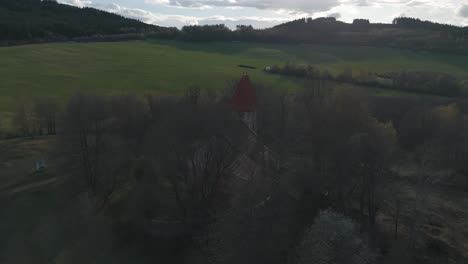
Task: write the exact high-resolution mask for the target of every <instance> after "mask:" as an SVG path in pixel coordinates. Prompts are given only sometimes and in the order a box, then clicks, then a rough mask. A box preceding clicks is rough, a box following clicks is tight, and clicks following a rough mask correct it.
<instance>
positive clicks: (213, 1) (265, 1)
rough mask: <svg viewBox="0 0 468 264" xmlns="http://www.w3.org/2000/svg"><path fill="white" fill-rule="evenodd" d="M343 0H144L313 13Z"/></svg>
mask: <svg viewBox="0 0 468 264" xmlns="http://www.w3.org/2000/svg"><path fill="white" fill-rule="evenodd" d="M341 1H343V0H288V1H285V0H145V2H146V3H149V4H159V5H161V4H162V5H168V6H178V7H189V8H200V7H206V6H215V7H250V8H256V9H271V10H279V9H289V10H294V11H300V12H306V13H314V12H320V11H327V10H330V9H331V8H332V7H335V6H338V5H340V4H341Z"/></svg>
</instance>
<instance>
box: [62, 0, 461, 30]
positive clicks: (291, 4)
mask: <svg viewBox="0 0 468 264" xmlns="http://www.w3.org/2000/svg"><path fill="white" fill-rule="evenodd" d="M59 2H61V3H64V4H69V5H74V6H79V7H85V6H90V7H94V8H98V9H102V10H106V11H109V12H113V13H117V14H120V15H123V16H126V17H131V18H136V19H138V20H141V21H143V22H145V23H149V24H155V25H160V26H169V27H178V28H180V27H182V26H184V25H205V24H225V25H226V26H228V27H231V28H235V26H236V25H252V26H253V27H255V28H267V27H272V26H274V25H277V24H281V23H283V22H286V21H290V20H293V19H298V18H303V17H312V18H316V17H323V16H333V17H336V18H337V19H339V20H341V21H345V22H352V21H353V19H355V18H365V19H369V20H370V21H371V22H372V23H377V22H381V23H391V22H392V20H393V18H395V17H398V16H407V17H416V18H420V19H422V20H431V21H435V22H439V23H446V24H454V25H459V26H468V0H59Z"/></svg>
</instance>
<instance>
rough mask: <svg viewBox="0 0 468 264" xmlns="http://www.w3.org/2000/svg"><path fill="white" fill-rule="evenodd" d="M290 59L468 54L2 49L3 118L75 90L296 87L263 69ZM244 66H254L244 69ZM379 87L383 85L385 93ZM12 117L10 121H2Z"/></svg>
mask: <svg viewBox="0 0 468 264" xmlns="http://www.w3.org/2000/svg"><path fill="white" fill-rule="evenodd" d="M286 61H292V62H296V63H312V64H316V65H317V66H318V67H320V68H323V69H328V70H329V71H330V72H331V73H338V72H340V71H341V70H342V69H343V68H345V67H351V68H352V69H353V70H354V71H355V72H359V71H361V70H365V71H372V72H385V71H398V70H401V69H408V70H428V71H440V72H450V73H452V74H456V75H463V76H464V75H465V74H467V73H468V55H465V56H461V55H447V54H434V53H427V52H412V51H402V50H394V49H383V48H371V47H346V46H317V45H275V44H260V43H182V42H172V41H129V42H112V43H53V44H37V45H25V46H15V47H2V48H0V117H2V119H5V120H8V119H9V117H11V115H12V112H13V110H14V107H15V98H17V97H35V96H42V95H47V96H52V97H57V98H58V99H64V98H66V97H67V96H69V95H70V94H73V93H75V92H77V91H84V92H93V93H98V94H120V93H137V94H141V93H145V92H156V93H161V94H180V93H181V92H182V91H183V90H184V89H185V88H186V87H188V86H190V85H198V86H200V87H203V88H209V89H217V88H222V87H224V86H225V82H226V81H227V80H232V79H235V78H238V76H239V75H240V74H241V73H242V72H248V73H249V74H250V75H251V76H252V79H253V80H254V81H257V82H262V83H265V84H266V85H270V86H274V87H276V88H286V89H295V88H297V87H300V86H301V85H304V81H300V80H295V79H292V78H288V77H282V76H276V75H270V74H267V73H264V72H263V71H262V69H263V68H264V67H265V66H268V65H272V64H283V63H285V62H286ZM239 64H244V65H251V66H255V67H257V69H251V70H249V69H244V68H239V67H238V65H239ZM380 92H381V91H380ZM3 123H4V126H5V123H8V121H4V122H3Z"/></svg>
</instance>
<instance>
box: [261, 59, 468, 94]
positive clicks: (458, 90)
mask: <svg viewBox="0 0 468 264" xmlns="http://www.w3.org/2000/svg"><path fill="white" fill-rule="evenodd" d="M265 71H267V72H269V73H272V74H281V75H285V76H293V77H298V78H306V79H309V80H320V81H335V82H340V83H350V84H356V85H362V86H368V87H375V88H383V89H391V90H397V91H405V92H414V93H421V94H432V95H440V96H448V97H465V96H466V95H467V94H466V88H465V87H464V85H463V82H462V81H461V80H460V79H459V78H457V77H455V76H453V75H450V74H447V73H436V72H425V71H407V70H401V71H400V72H388V73H373V72H366V71H360V72H358V73H356V72H353V70H352V69H351V68H350V67H345V69H343V71H342V72H340V73H338V74H336V75H332V74H331V73H330V72H328V70H320V69H318V68H317V67H315V66H314V65H311V64H295V63H291V62H287V63H286V64H285V65H284V66H278V65H273V66H270V67H267V68H266V69H265Z"/></svg>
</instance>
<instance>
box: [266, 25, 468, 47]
mask: <svg viewBox="0 0 468 264" xmlns="http://www.w3.org/2000/svg"><path fill="white" fill-rule="evenodd" d="M264 35H266V36H269V37H270V38H273V39H275V41H287V42H294V43H327V44H347V45H366V46H380V47H392V48H405V49H414V50H438V51H450V52H456V51H465V50H466V49H468V28H467V27H465V28H463V27H457V26H452V25H444V24H438V23H433V22H429V21H421V20H419V19H413V18H396V19H394V21H393V23H392V24H373V23H370V22H369V21H368V20H364V19H356V20H354V22H353V23H344V22H341V21H337V20H336V19H335V18H318V19H311V18H308V19H299V20H295V21H291V22H287V23H284V24H281V25H278V26H276V27H273V28H271V29H267V30H265V33H264ZM285 36H287V37H285Z"/></svg>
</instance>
